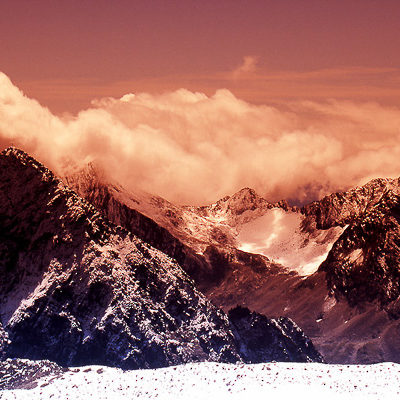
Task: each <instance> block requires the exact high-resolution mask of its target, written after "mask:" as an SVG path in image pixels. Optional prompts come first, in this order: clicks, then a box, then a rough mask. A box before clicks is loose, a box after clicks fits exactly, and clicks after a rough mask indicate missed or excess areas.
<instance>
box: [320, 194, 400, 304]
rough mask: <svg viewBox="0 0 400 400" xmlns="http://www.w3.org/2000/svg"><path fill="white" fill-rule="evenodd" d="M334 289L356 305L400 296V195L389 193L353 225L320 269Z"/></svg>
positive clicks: (384, 301) (394, 298)
mask: <svg viewBox="0 0 400 400" xmlns="http://www.w3.org/2000/svg"><path fill="white" fill-rule="evenodd" d="M320 270H321V271H326V273H327V275H326V276H327V281H328V286H329V288H330V290H331V291H332V292H333V293H335V294H336V295H337V296H338V295H341V296H343V297H345V298H346V299H347V300H348V301H349V302H350V304H351V305H352V306H356V305H357V304H362V303H363V302H373V301H378V302H379V303H381V304H383V305H386V304H388V303H390V302H392V301H395V300H397V299H398V298H399V295H400V196H399V195H398V194H395V193H394V192H393V191H391V190H385V191H384V192H383V193H382V194H381V195H380V198H379V201H377V202H374V204H373V205H369V207H368V209H367V210H365V211H364V212H363V213H362V214H360V215H358V217H357V218H354V219H353V221H351V222H350V225H349V227H348V228H347V229H346V230H345V231H344V233H343V234H342V236H341V237H340V238H339V240H338V241H337V242H336V243H335V244H334V246H333V248H332V250H331V252H330V253H329V255H328V257H327V259H326V260H325V261H324V263H323V264H322V265H321V266H320Z"/></svg>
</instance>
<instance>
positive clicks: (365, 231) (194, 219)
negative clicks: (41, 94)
mask: <svg viewBox="0 0 400 400" xmlns="http://www.w3.org/2000/svg"><path fill="white" fill-rule="evenodd" d="M80 175H81V176H82V172H81V173H80ZM89 175H91V176H92V177H93V176H94V175H93V172H91V173H89ZM77 176H79V174H78V175H77ZM77 176H75V177H74V178H73V179H70V184H71V185H72V186H73V187H74V188H75V189H77V190H78V192H79V193H80V194H81V195H82V196H84V197H86V198H88V200H89V201H91V202H92V204H94V205H95V206H96V207H98V209H99V210H100V211H102V212H106V214H107V216H108V217H109V218H110V219H111V220H113V221H114V222H115V221H120V222H121V223H122V225H123V226H124V227H125V228H127V229H134V228H132V227H129V226H128V225H127V223H126V222H124V221H121V219H118V215H119V214H120V211H119V210H121V209H123V208H124V207H126V208H128V209H130V210H132V211H135V212H138V213H145V214H146V217H147V218H150V219H151V220H152V221H153V222H154V223H155V224H157V225H159V226H162V227H163V228H164V229H166V230H168V231H169V232H170V234H171V235H173V237H174V238H176V240H178V241H179V242H180V243H182V245H183V246H186V248H189V250H190V249H191V250H192V251H194V252H195V255H196V257H197V259H198V260H202V261H201V263H200V264H198V266H197V265H196V266H195V267H193V268H190V267H189V268H187V267H184V268H185V270H186V271H187V272H188V273H189V274H190V275H191V276H192V277H193V278H194V279H195V280H196V283H197V284H198V286H199V288H200V289H201V290H202V291H203V292H204V293H205V294H206V295H207V296H208V297H209V298H210V299H212V301H213V302H214V303H215V304H217V305H218V306H220V307H222V308H223V309H224V310H226V311H228V310H230V309H231V308H233V307H235V306H236V305H237V304H239V305H242V306H244V307H248V308H249V309H251V310H255V311H257V312H258V313H261V314H264V315H268V316H273V317H275V318H277V317H279V316H286V317H290V318H292V319H293V320H295V321H296V322H297V323H298V324H299V325H300V326H301V327H302V328H303V329H304V330H305V332H306V334H307V335H308V336H310V338H311V339H312V340H313V342H314V344H315V345H316V346H317V348H318V350H319V351H320V352H321V353H322V354H323V355H324V357H325V359H326V360H327V361H329V362H338V363H367V362H381V361H395V362H399V361H400V339H397V338H398V337H399V338H400V336H399V334H398V332H399V331H400V324H399V321H398V317H399V314H400V313H399V311H398V310H399V306H398V304H399V301H398V295H399V292H398V290H399V280H398V276H399V272H398V271H399V269H398V265H399V262H398V261H399V260H398V254H399V251H398V243H399V241H398V233H399V231H398V200H397V199H398V192H399V181H398V180H396V179H375V180H373V181H371V182H369V183H368V184H366V185H364V186H362V187H358V188H354V189H351V190H349V191H347V192H340V193H334V194H332V195H329V196H326V197H325V198H323V199H321V200H319V201H315V202H313V203H311V204H308V205H306V206H304V207H302V208H301V209H298V208H296V207H289V206H288V205H287V204H286V203H285V202H283V201H282V202H279V203H271V202H268V201H267V200H266V199H263V198H262V197H261V196H259V195H257V194H256V193H255V192H254V191H253V190H252V189H249V188H245V189H243V190H241V191H239V192H238V193H236V194H234V195H233V196H227V197H225V198H223V199H221V200H220V201H218V202H216V203H214V204H211V205H208V206H202V207H190V206H178V205H173V204H171V203H169V202H167V201H166V200H163V199H161V198H158V197H155V196H151V195H147V194H143V193H139V194H137V193H130V192H128V191H126V190H124V189H123V188H122V187H121V186H118V190H117V189H116V187H117V186H116V185H115V184H111V183H110V182H107V179H106V178H105V177H104V176H103V177H101V176H100V174H97V176H94V178H93V179H94V181H96V182H97V183H96V185H100V186H102V187H103V188H106V189H105V190H107V192H108V197H107V202H108V203H109V202H112V203H114V202H116V203H118V207H113V210H114V215H112V213H109V212H107V211H104V210H107V209H109V207H107V206H104V201H103V200H102V199H104V196H102V195H101V193H100V192H99V191H97V192H94V191H91V190H87V191H86V192H87V193H91V196H88V194H87V193H85V190H82V188H84V187H85V185H87V184H86V183H85V181H87V178H83V179H81V186H80V187H77V185H76V182H77V181H79V178H77ZM74 182H75V183H74ZM111 199H112V200H111ZM107 202H106V203H107ZM133 225H134V224H133ZM139 226H140V223H139ZM136 229H137V227H136ZM139 236H140V233H139ZM161 242H162V241H161ZM167 243H168V240H167ZM158 245H160V242H159V244H158ZM163 246H167V245H166V244H163Z"/></svg>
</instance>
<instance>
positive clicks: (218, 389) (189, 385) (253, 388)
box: [0, 363, 400, 400]
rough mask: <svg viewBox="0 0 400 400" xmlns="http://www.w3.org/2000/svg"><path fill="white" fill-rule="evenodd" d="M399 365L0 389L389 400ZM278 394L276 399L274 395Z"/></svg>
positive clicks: (82, 375) (172, 374) (253, 370)
mask: <svg viewBox="0 0 400 400" xmlns="http://www.w3.org/2000/svg"><path fill="white" fill-rule="evenodd" d="M399 383H400V366H399V365H398V364H392V363H384V364H375V365H351V366H349V365H330V364H300V363H268V364H253V365H243V364H217V363H199V364H186V365H181V366H178V367H169V368H162V369H155V370H139V371H122V370H120V369H116V368H107V367H101V366H90V367H81V368H76V369H73V370H69V371H68V372H65V373H64V374H63V375H61V376H58V377H56V378H54V377H51V376H50V377H46V378H42V380H40V381H39V382H37V386H36V387H35V388H34V389H29V390H27V389H19V390H13V391H3V392H1V393H0V397H1V396H2V397H1V398H2V399H4V400H9V399H27V400H32V399H42V400H47V399H62V400H65V399H74V400H80V399H82V400H83V399H85V400H87V399H96V400H103V399H122V398H123V399H146V400H150V399H161V400H162V399H165V400H166V399H171V400H172V399H173V400H179V399H190V400H203V399H204V400H209V399H220V400H222V399H252V400H258V399H271V398H275V399H278V398H279V399H288V398H293V399H294V398H295V399H307V400H314V399H318V400H321V399H324V400H329V399H341V400H343V399H349V400H350V399H351V400H357V399H363V400H365V399H367V400H368V399H377V400H378V399H379V400H386V399H395V398H399V396H400V389H399ZM278 396H279V397H278Z"/></svg>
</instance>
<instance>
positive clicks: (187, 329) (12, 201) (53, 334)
mask: <svg viewBox="0 0 400 400" xmlns="http://www.w3.org/2000/svg"><path fill="white" fill-rule="evenodd" d="M0 171H1V177H0V225H1V227H2V229H1V234H0V236H1V240H0V243H1V244H0V263H1V264H0V266H1V268H0V277H1V279H0V282H1V283H0V305H1V309H0V317H1V325H0V333H1V335H0V339H1V343H0V351H1V353H2V357H3V358H7V357H8V358H28V359H32V360H40V359H47V360H50V361H54V362H56V363H58V364H60V365H63V366H73V365H87V364H102V365H109V366H118V367H122V368H126V369H136V368H155V367H162V366H168V365H176V364H180V363H185V362H193V361H204V360H207V361H219V362H242V361H245V362H260V361H271V360H276V361H322V357H321V356H320V354H319V353H318V352H317V351H316V350H315V349H314V347H313V345H312V343H311V341H310V340H309V339H308V338H307V337H306V336H305V335H304V333H303V332H302V331H301V330H300V329H299V327H298V326H297V325H296V324H295V323H294V322H293V321H291V320H290V319H289V318H279V319H268V318H267V317H265V316H263V315H261V314H258V313H256V312H254V311H250V310H249V309H247V308H243V307H239V308H238V307H236V308H235V309H234V310H231V312H230V313H229V315H227V314H225V313H224V312H223V311H222V310H221V309H219V308H218V307H216V306H215V305H213V304H212V303H211V302H210V300H208V299H207V298H206V297H205V296H204V295H203V294H202V293H201V292H199V291H198V289H197V288H196V286H195V284H194V282H193V281H192V279H191V278H190V277H189V276H188V274H187V273H186V272H185V271H184V270H183V269H182V268H181V266H180V265H179V264H178V262H177V261H176V257H175V258H171V257H170V256H169V255H168V254H166V253H164V252H162V251H160V250H158V249H156V248H154V247H152V246H151V244H149V243H147V242H146V241H144V240H143V239H141V238H140V237H138V236H137V235H136V234H135V233H134V232H132V231H131V230H129V229H126V228H125V227H123V226H120V225H117V224H115V223H113V222H112V221H111V220H110V219H108V218H107V215H105V214H103V213H102V212H101V211H99V210H98V209H96V208H95V206H93V205H91V204H90V203H89V202H87V201H86V200H85V199H83V198H82V197H79V196H78V195H77V194H76V193H75V192H74V191H73V190H72V189H71V188H69V187H67V186H66V185H65V184H64V183H63V182H62V181H61V180H60V179H59V178H57V177H56V176H55V175H54V174H53V173H52V172H51V171H50V170H48V169H47V168H46V167H45V166H43V165H42V164H40V163H39V162H37V161H36V160H35V159H33V158H32V157H31V156H29V155H28V154H26V153H24V152H23V151H20V150H17V149H14V148H9V149H7V150H5V151H3V152H2V153H1V155H0ZM138 218H139V219H140V218H142V217H138ZM146 221H147V223H148V224H150V225H148V226H147V228H146V229H143V231H145V232H147V231H148V230H149V229H150V230H151V227H152V226H153V225H152V223H151V221H150V220H148V219H147V220H146ZM132 223H134V221H133V222H132ZM148 235H149V237H153V239H152V240H153V241H154V240H156V239H157V238H159V237H160V236H159V235H161V237H162V238H164V236H162V235H165V238H167V239H168V240H169V238H170V235H169V234H168V232H167V231H165V230H162V229H161V228H157V229H156V230H155V231H154V232H150V233H148ZM167 239H165V240H167ZM157 240H158V239H157ZM163 240H164V239H163ZM178 245H179V243H178V242H176V244H175V245H174V246H178ZM174 246H172V247H171V249H173V248H174ZM179 246H180V245H179ZM182 249H184V247H182V248H181V250H180V251H183V250H182ZM171 251H176V249H175V250H171Z"/></svg>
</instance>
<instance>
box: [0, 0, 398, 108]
mask: <svg viewBox="0 0 400 400" xmlns="http://www.w3.org/2000/svg"><path fill="white" fill-rule="evenodd" d="M399 20H400V2H398V1H396V0H393V1H392V0H381V1H371V0H359V1H354V0H349V1H324V0H316V1H313V0H310V1H307V0H304V1H288V0H280V1H272V0H271V1H268V0H266V1H261V0H260V1H251V0H250V1H237V0H229V1H223V0H220V1H215V0H214V1H209V0H204V1H191V0H184V1H183V0H182V1H174V0H171V1H161V0H147V1H131V0H119V1H115V2H110V1H105V0H97V1H94V0H80V1H75V0H69V1H64V0H60V1H51V0H40V1H34V0H18V1H15V0H3V1H1V3H0V38H1V39H0V71H2V72H4V73H6V74H7V75H8V76H9V77H10V78H11V79H12V80H13V82H14V83H15V84H17V86H18V87H19V88H21V89H22V90H23V91H24V92H25V93H26V94H27V95H28V96H29V97H32V98H36V99H38V100H39V101H40V102H41V103H42V104H43V105H45V106H48V107H50V109H51V110H52V111H54V112H57V113H62V112H64V111H69V112H77V111H78V110H80V109H82V108H87V107H88V106H89V105H90V101H91V100H92V99H93V98H101V97H105V96H113V97H119V96H122V95H123V94H125V93H129V92H134V93H137V92H148V93H160V92H165V91H172V90H176V89H179V88H181V87H184V88H187V89H190V90H192V91H200V92H204V93H206V94H208V95H212V94H214V93H215V91H216V90H217V89H219V88H227V89H229V90H231V91H232V92H233V93H234V94H235V95H236V96H237V97H239V98H242V99H244V100H246V101H249V102H251V103H256V104H260V103H269V102H271V103H274V102H281V101H287V100H293V99H295V100H297V99H325V98H337V99H351V100H362V101H366V100H377V101H380V102H381V103H384V104H392V105H399V103H400V101H399V99H400V96H399V95H400V90H399V83H400V72H399V68H400V52H399V51H398V49H399V48H400V24H399ZM246 63H247V64H246Z"/></svg>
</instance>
